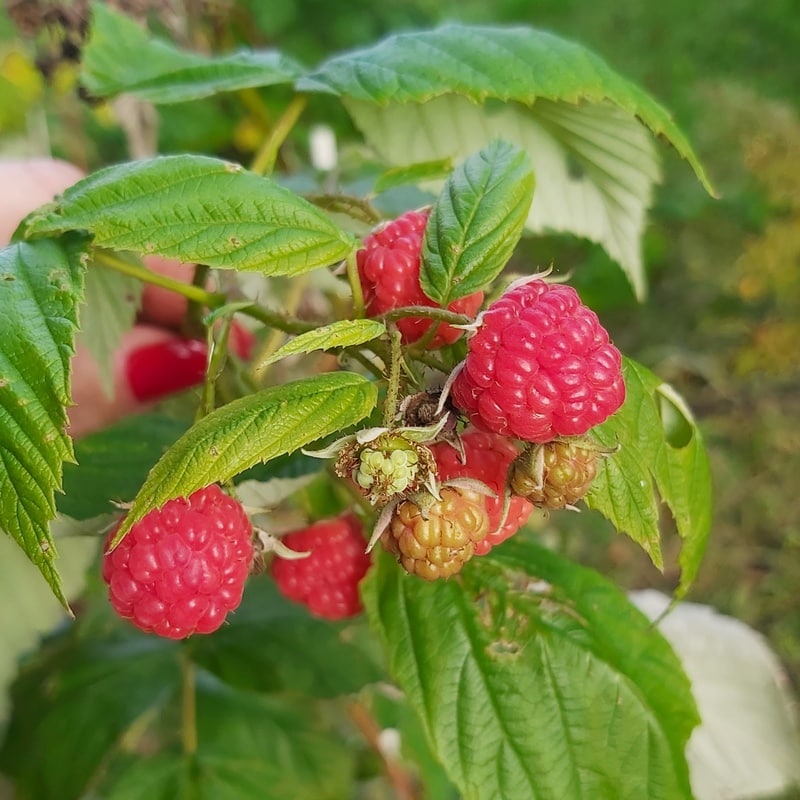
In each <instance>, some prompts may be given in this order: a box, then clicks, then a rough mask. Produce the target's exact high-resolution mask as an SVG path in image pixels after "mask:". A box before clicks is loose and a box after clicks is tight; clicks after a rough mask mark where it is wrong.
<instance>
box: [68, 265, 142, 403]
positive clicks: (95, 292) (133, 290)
mask: <svg viewBox="0 0 800 800" xmlns="http://www.w3.org/2000/svg"><path fill="white" fill-rule="evenodd" d="M143 288H144V287H143V284H142V283H141V282H140V281H138V280H136V279H135V278H132V277H130V276H128V275H123V274H122V273H121V272H116V271H115V270H110V269H103V268H102V267H100V266H96V265H94V264H92V265H91V266H90V268H89V269H88V270H87V272H86V285H85V287H84V302H83V306H82V307H81V314H80V316H81V331H80V334H79V335H78V341H79V342H80V343H81V345H82V346H84V347H86V349H87V350H88V351H89V352H90V353H91V354H92V357H93V358H94V360H95V362H96V363H97V368H98V370H99V374H100V381H101V384H102V386H103V389H104V391H105V392H106V394H107V395H108V396H109V397H111V396H112V393H113V390H114V359H113V356H114V353H115V352H116V350H117V348H118V347H119V344H120V342H121V341H122V337H123V336H124V334H126V333H127V332H128V331H129V330H130V329H131V328H132V327H133V323H134V321H135V320H136V312H137V311H138V309H139V304H140V302H141V297H142V289H143Z"/></svg>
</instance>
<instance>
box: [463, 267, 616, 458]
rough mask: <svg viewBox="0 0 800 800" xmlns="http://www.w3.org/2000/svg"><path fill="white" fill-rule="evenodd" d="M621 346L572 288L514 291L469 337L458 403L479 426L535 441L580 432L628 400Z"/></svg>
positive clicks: (538, 285) (539, 285)
mask: <svg viewBox="0 0 800 800" xmlns="http://www.w3.org/2000/svg"><path fill="white" fill-rule="evenodd" d="M620 366H621V356H620V353H619V350H617V348H616V347H614V345H612V344H611V343H610V342H609V339H608V333H607V331H606V330H605V328H603V326H602V325H601V324H600V322H599V320H598V319H597V315H596V314H595V313H594V312H593V311H591V310H590V309H588V308H587V307H586V306H584V305H583V304H582V303H581V301H580V298H579V297H578V294H577V292H576V291H575V290H574V289H573V288H572V287H570V286H563V285H559V284H547V283H545V282H544V281H542V280H539V279H535V280H531V281H528V282H527V283H524V284H522V285H520V286H516V287H514V288H512V289H510V290H509V291H507V292H506V293H505V294H504V295H503V296H502V297H501V298H500V299H499V300H497V301H496V302H495V303H492V305H491V306H489V308H488V309H487V310H486V312H485V313H484V314H483V318H482V319H481V321H480V326H479V327H478V329H477V331H476V333H475V334H474V335H473V336H472V337H471V338H470V340H469V352H468V353H467V357H466V359H465V360H464V362H463V368H462V369H461V371H460V372H459V373H458V375H457V376H456V378H455V381H454V382H453V389H452V400H453V403H454V405H455V406H456V407H457V408H460V409H461V410H462V411H464V412H466V414H467V416H468V417H469V419H470V420H471V421H472V423H473V425H475V426H476V427H478V428H482V429H484V430H488V431H494V432H495V433H501V434H504V435H507V436H515V437H517V438H519V439H524V440H526V441H529V442H540V443H541V442H549V441H551V440H552V439H554V438H556V437H560V436H579V435H582V434H584V433H586V432H587V431H588V430H589V429H590V428H592V427H593V426H595V425H598V424H599V423H601V422H603V421H604V420H605V419H607V418H608V417H609V416H611V414H613V413H614V412H615V411H616V410H617V409H618V408H619V407H620V406H621V405H622V402H623V400H624V399H625V384H624V382H623V379H622V371H621V368H620Z"/></svg>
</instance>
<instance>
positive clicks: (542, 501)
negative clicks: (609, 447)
mask: <svg viewBox="0 0 800 800" xmlns="http://www.w3.org/2000/svg"><path fill="white" fill-rule="evenodd" d="M598 456H599V453H598V449H597V447H595V446H593V445H591V444H588V443H587V442H586V441H585V440H583V441H581V440H574V439H573V440H569V439H559V440H558V441H555V442H548V443H547V444H543V445H535V446H533V447H532V448H530V450H526V451H525V452H524V453H523V454H522V455H521V456H520V457H519V458H518V459H517V460H516V461H515V462H514V464H513V466H512V468H511V488H512V490H513V491H514V492H515V494H518V495H521V496H523V497H527V499H528V500H530V502H531V503H533V504H534V505H537V506H543V507H544V508H564V507H565V506H571V505H574V504H575V503H577V502H578V500H580V499H581V498H582V497H585V496H586V493H587V492H588V491H589V487H590V486H591V485H592V481H593V480H594V479H595V476H596V475H597V459H598Z"/></svg>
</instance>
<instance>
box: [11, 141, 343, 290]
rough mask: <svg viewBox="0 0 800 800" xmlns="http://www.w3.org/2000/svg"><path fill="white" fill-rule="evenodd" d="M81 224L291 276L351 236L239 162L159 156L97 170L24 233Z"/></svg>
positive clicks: (105, 241) (200, 257) (165, 249)
mask: <svg viewBox="0 0 800 800" xmlns="http://www.w3.org/2000/svg"><path fill="white" fill-rule="evenodd" d="M71 229H79V230H86V231H88V232H89V233H91V234H92V236H93V237H94V244H95V245H99V246H102V247H109V248H112V249H114V250H133V251H135V252H138V253H160V254H161V255H165V256H172V257H174V258H177V259H179V260H182V261H189V262H192V261H198V262H202V263H204V264H208V265H209V266H211V267H220V268H222V269H237V270H245V271H250V270H255V271H258V272H261V273H263V274H264V275H298V274H300V273H303V272H308V271H309V270H312V269H315V268H316V267H321V266H328V265H329V264H332V263H335V262H336V261H340V260H341V259H343V258H345V257H346V256H347V255H348V254H349V253H350V252H351V251H352V250H353V247H354V244H355V242H354V241H353V240H352V238H351V237H350V236H349V235H347V234H346V233H345V232H344V231H342V230H341V229H339V228H338V227H337V226H336V225H335V224H334V223H333V222H332V221H331V220H330V218H329V217H327V216H326V215H325V214H323V213H322V212H321V211H318V210H317V209H316V208H314V206H312V205H311V204H310V203H307V202H306V201H305V200H303V199H302V198H301V197H298V196H297V195H296V194H295V193H294V192H290V191H289V190H288V189H284V188H283V187H281V186H278V184H276V183H274V182H273V181H271V180H270V179H269V178H264V177H261V176H260V175H255V174H254V173H252V172H248V171H247V170H244V169H242V168H241V167H240V166H239V165H237V164H232V163H230V162H227V161H220V160H219V159H215V158H208V157H206V156H190V155H183V156H165V157H162V158H154V159H150V160H144V161H134V162H131V163H128V164H120V165H118V166H113V167H108V168H106V169H102V170H100V171H98V172H96V173H94V174H93V175H90V176H88V177H87V178H84V179H83V180H81V181H78V183H76V184H75V185H74V186H71V187H70V188H69V189H67V190H66V191H65V192H64V194H63V195H62V197H61V198H60V199H59V200H57V201H56V202H55V204H54V205H53V206H52V207H46V208H45V209H43V210H42V211H41V212H40V213H39V214H38V215H35V216H33V217H32V218H30V219H29V220H28V223H27V230H26V234H27V235H28V236H40V235H50V234H58V233H61V232H63V231H68V230H71Z"/></svg>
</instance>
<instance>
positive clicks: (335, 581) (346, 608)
mask: <svg viewBox="0 0 800 800" xmlns="http://www.w3.org/2000/svg"><path fill="white" fill-rule="evenodd" d="M281 541H282V542H283V544H285V545H286V546H287V547H288V548H290V549H291V550H297V551H299V552H303V551H306V552H310V553H311V555H310V556H308V557H307V558H297V559H286V558H281V557H280V556H275V558H274V559H273V561H272V565H271V571H272V577H273V578H274V579H275V583H276V584H277V585H278V589H279V590H280V592H281V594H283V595H284V597H288V598H289V599H290V600H294V601H295V602H296V603H302V604H303V605H305V606H307V607H308V610H309V611H310V612H311V613H312V614H315V615H316V616H318V617H323V618H324V619H344V618H345V617H352V616H355V615H356V614H358V613H359V612H360V611H361V610H362V608H363V606H362V605H361V598H360V597H359V594H358V584H359V581H360V580H361V579H362V578H363V577H364V575H365V574H366V572H367V570H368V569H369V565H370V563H371V559H370V557H369V555H367V553H365V552H364V549H365V547H366V541H365V539H364V532H363V528H362V525H361V522H360V521H359V519H358V517H356V516H355V515H354V514H345V515H343V516H341V517H337V518H336V519H329V520H322V521H320V522H316V523H314V524H313V525H311V526H309V527H308V528H302V529H300V530H296V531H292V532H291V533H288V534H286V536H284V537H283V538H282V540H281Z"/></svg>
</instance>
